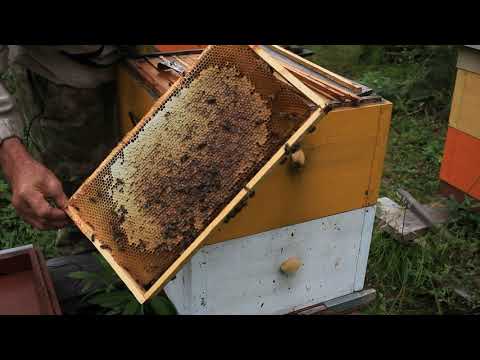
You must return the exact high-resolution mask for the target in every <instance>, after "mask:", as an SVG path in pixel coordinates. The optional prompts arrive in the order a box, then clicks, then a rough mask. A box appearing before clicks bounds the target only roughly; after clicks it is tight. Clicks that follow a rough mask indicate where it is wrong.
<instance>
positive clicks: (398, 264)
mask: <svg viewBox="0 0 480 360" xmlns="http://www.w3.org/2000/svg"><path fill="white" fill-rule="evenodd" d="M308 47H309V48H310V49H312V50H314V51H315V55H314V56H313V57H312V60H313V61H315V62H317V63H318V64H320V65H322V66H324V67H326V68H328V69H330V70H333V71H336V72H338V73H339V74H342V75H345V76H348V77H350V78H351V79H353V80H356V81H359V82H361V83H363V84H365V85H367V86H370V87H371V88H373V89H374V90H375V91H376V92H377V93H379V94H380V95H382V96H384V97H385V98H386V99H388V100H390V101H392V102H393V103H394V113H393V118H392V125H391V130H390V137H389V144H388V149H387V156H386V159H385V169H384V175H383V180H382V186H381V190H380V195H381V196H388V197H390V198H392V199H394V200H397V201H399V200H400V199H399V198H398V196H397V194H396V191H397V190H398V189H399V188H404V189H406V190H407V191H409V192H410V193H411V194H412V195H413V196H414V197H415V198H417V199H418V200H420V201H422V202H424V203H431V202H442V201H443V202H445V201H444V199H443V198H441V197H440V196H439V195H438V189H439V171H440V164H441V160H442V153H443V146H444V141H445V135H446V131H447V126H448V115H449V108H450V101H451V93H452V91H453V85H454V76H455V57H456V49H455V48H453V47H447V46H444V47H439V46H429V47H425V46H424V47H415V48H412V47H406V48H404V49H401V48H399V47H396V48H395V47H385V46H358V45H356V46H308ZM448 205H450V206H451V207H452V215H451V219H450V222H449V224H448V225H447V226H448V228H449V230H450V232H452V233H453V234H454V235H455V236H456V237H457V240H449V241H446V240H444V239H442V238H440V237H439V236H437V235H435V234H433V233H432V232H429V233H427V234H426V235H424V236H423V237H421V238H420V239H418V240H417V241H416V243H415V244H414V245H411V246H408V245H403V244H400V243H399V242H397V241H396V240H394V239H393V238H392V237H391V236H390V235H388V234H386V233H383V232H381V231H380V230H379V227H378V226H375V229H374V234H373V239H372V244H371V249H370V257H369V263H368V270H367V286H369V287H372V288H375V289H376V290H377V293H378V296H377V300H376V301H375V302H374V304H373V305H371V306H370V307H369V308H368V309H367V310H366V311H365V313H368V314H448V313H472V312H478V311H480V309H479V307H480V256H479V255H480V225H479V224H480V215H478V214H473V213H471V212H470V211H468V209H469V207H470V205H471V204H470V203H468V202H467V203H465V204H455V203H452V202H448ZM377 225H378V224H377Z"/></svg>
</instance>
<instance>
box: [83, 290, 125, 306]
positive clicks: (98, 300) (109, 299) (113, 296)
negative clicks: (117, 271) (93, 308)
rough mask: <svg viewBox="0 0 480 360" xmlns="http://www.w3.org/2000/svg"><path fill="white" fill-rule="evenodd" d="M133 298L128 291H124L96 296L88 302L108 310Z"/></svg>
mask: <svg viewBox="0 0 480 360" xmlns="http://www.w3.org/2000/svg"><path fill="white" fill-rule="evenodd" d="M131 297H132V296H131V295H130V293H129V292H128V291H127V290H122V291H115V292H111V293H101V294H98V295H95V296H93V297H92V298H91V299H90V300H88V303H90V304H93V305H99V306H102V307H106V308H114V307H116V306H120V305H123V304H125V303H127V302H128V301H130V300H131Z"/></svg>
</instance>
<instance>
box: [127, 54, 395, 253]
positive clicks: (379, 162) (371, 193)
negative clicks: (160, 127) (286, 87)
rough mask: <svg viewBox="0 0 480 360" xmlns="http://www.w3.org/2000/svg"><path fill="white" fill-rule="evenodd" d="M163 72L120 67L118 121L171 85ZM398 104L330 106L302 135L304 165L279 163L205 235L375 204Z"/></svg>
mask: <svg viewBox="0 0 480 360" xmlns="http://www.w3.org/2000/svg"><path fill="white" fill-rule="evenodd" d="M167 76H170V75H169V74H168V72H161V71H158V70H156V69H153V67H151V66H149V65H148V64H145V63H144V62H136V63H135V64H132V65H131V66H122V67H121V68H120V71H119V88H120V92H119V103H120V106H121V109H120V120H121V124H122V127H123V128H124V129H125V131H128V130H129V129H131V127H132V124H131V121H130V119H129V116H128V114H129V113H130V112H134V113H136V114H138V115H140V116H141V115H143V112H144V110H143V109H148V108H149V107H150V106H151V104H152V103H153V102H154V101H156V99H157V98H158V97H159V96H161V95H162V94H163V92H164V91H166V90H163V91H162V89H166V88H167V87H168V83H166V82H165V78H166V77H167ZM391 111H392V104H391V103H390V102H388V101H381V102H378V103H373V104H366V105H361V106H357V107H344V108H339V109H334V110H332V111H330V112H329V113H328V114H327V115H326V116H325V117H324V118H323V119H322V120H321V121H320V122H319V123H318V125H317V130H316V131H315V132H314V133H312V134H309V135H308V136H307V137H305V139H304V140H303V141H302V143H301V146H302V149H303V150H304V152H305V154H306V165H305V166H304V168H303V169H301V171H291V169H290V168H289V166H277V167H275V168H274V169H272V171H271V172H270V173H269V174H267V175H266V176H265V178H264V179H263V180H262V182H261V183H259V185H258V186H257V190H256V195H255V197H254V198H252V199H251V200H250V201H249V203H248V206H247V207H246V208H245V209H243V210H242V211H241V212H240V213H239V214H238V215H237V216H236V217H235V219H234V221H231V222H229V223H227V224H225V223H223V224H221V225H220V226H218V227H217V228H216V229H215V230H214V231H213V232H212V233H211V234H210V235H209V237H208V239H207V240H206V241H205V244H215V243H219V242H222V241H227V240H232V239H238V238H241V237H244V236H249V235H254V234H259V233H262V232H265V231H268V230H273V229H278V228H282V227H284V226H289V225H293V224H299V223H303V222H306V221H310V220H314V219H318V218H322V217H326V216H331V215H334V214H339V213H343V212H347V211H352V210H355V209H360V208H363V207H366V206H372V205H375V203H376V201H377V198H378V193H379V189H380V182H381V175H382V171H383V162H384V156H385V151H386V146H387V140H388V133H389V127H390V118H391Z"/></svg>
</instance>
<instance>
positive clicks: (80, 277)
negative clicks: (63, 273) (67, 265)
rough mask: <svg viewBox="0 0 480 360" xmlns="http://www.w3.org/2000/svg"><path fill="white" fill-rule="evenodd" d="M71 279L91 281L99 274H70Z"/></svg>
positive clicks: (81, 272) (75, 272)
mask: <svg viewBox="0 0 480 360" xmlns="http://www.w3.org/2000/svg"><path fill="white" fill-rule="evenodd" d="M68 277H69V278H72V279H77V280H91V279H95V278H97V277H98V276H97V274H95V273H90V272H87V271H74V272H71V273H70V274H68Z"/></svg>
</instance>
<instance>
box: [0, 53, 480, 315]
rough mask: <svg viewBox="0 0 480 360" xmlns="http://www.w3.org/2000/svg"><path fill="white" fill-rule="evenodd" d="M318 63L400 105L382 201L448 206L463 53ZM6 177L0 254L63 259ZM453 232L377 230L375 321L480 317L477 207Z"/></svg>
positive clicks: (457, 219)
mask: <svg viewBox="0 0 480 360" xmlns="http://www.w3.org/2000/svg"><path fill="white" fill-rule="evenodd" d="M308 47H309V48H311V49H312V50H314V51H315V55H314V56H313V57H312V58H311V59H312V60H313V61H315V62H317V63H318V64H320V65H322V66H324V67H326V68H328V69H330V70H333V71H335V72H338V73H339V74H342V75H345V76H347V77H350V78H352V79H354V80H357V81H359V82H361V83H363V84H365V85H368V86H370V87H371V88H373V89H374V90H375V91H376V92H377V93H379V94H380V95H382V96H384V97H385V98H386V99H388V100H390V101H392V102H393V103H394V113H393V119H392V126H391V131H390V138H389V145H388V149H387V156H386V160H385V170H384V176H383V181H382V187H381V196H388V197H390V198H392V199H394V200H397V201H398V200H399V199H398V197H397V195H396V191H397V189H398V188H400V187H401V188H404V189H406V190H408V191H409V192H411V193H412V195H413V196H414V197H416V198H417V199H418V200H420V201H422V202H425V203H428V202H437V201H441V200H442V198H441V197H439V195H438V186H439V180H438V175H439V169H440V162H441V159H442V151H443V145H444V141H445V134H446V130H447V125H448V114H449V106H450V100H451V93H452V90H453V81H454V75H455V58H456V51H455V48H453V47H447V46H419V47H413V46H408V47H399V46H361V45H351V46H349V45H342V46H326V45H316V46H308ZM9 197H10V195H9V191H8V187H7V185H6V183H5V181H3V180H2V178H1V174H0V247H1V248H8V247H13V246H17V245H20V244H28V243H34V244H37V245H38V246H39V247H40V248H42V250H43V251H44V253H45V254H46V256H47V257H51V256H54V255H55V253H56V252H55V248H54V246H53V239H54V236H55V234H54V232H46V233H44V232H39V231H34V230H32V229H31V227H30V226H28V225H25V224H24V223H23V222H22V221H20V220H19V219H18V218H17V217H16V216H15V212H14V210H13V208H12V207H11V205H10V204H9ZM449 206H451V207H452V215H451V219H450V222H449V224H448V228H449V230H450V232H452V233H453V234H455V236H456V237H457V240H448V241H447V240H444V239H442V238H440V237H438V236H437V235H435V234H433V233H431V232H429V233H427V234H425V235H424V236H423V237H421V238H419V239H418V240H417V241H416V243H415V244H414V245H411V246H407V245H402V244H400V243H398V242H397V241H396V240H394V239H393V238H392V237H391V236H390V235H388V234H385V233H382V232H381V231H380V230H379V228H378V226H376V227H375V229H374V234H373V239H372V244H371V249H370V257H369V264H368V270H367V286H369V287H372V288H375V289H376V290H377V293H378V296H377V300H376V301H375V302H374V303H373V304H372V305H371V306H370V307H369V308H368V309H366V310H365V313H368V314H450V313H472V312H479V311H480V309H479V308H480V291H479V289H480V215H478V214H474V213H472V212H470V211H469V210H468V209H469V207H470V206H471V204H470V203H469V202H466V203H464V204H455V203H449Z"/></svg>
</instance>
